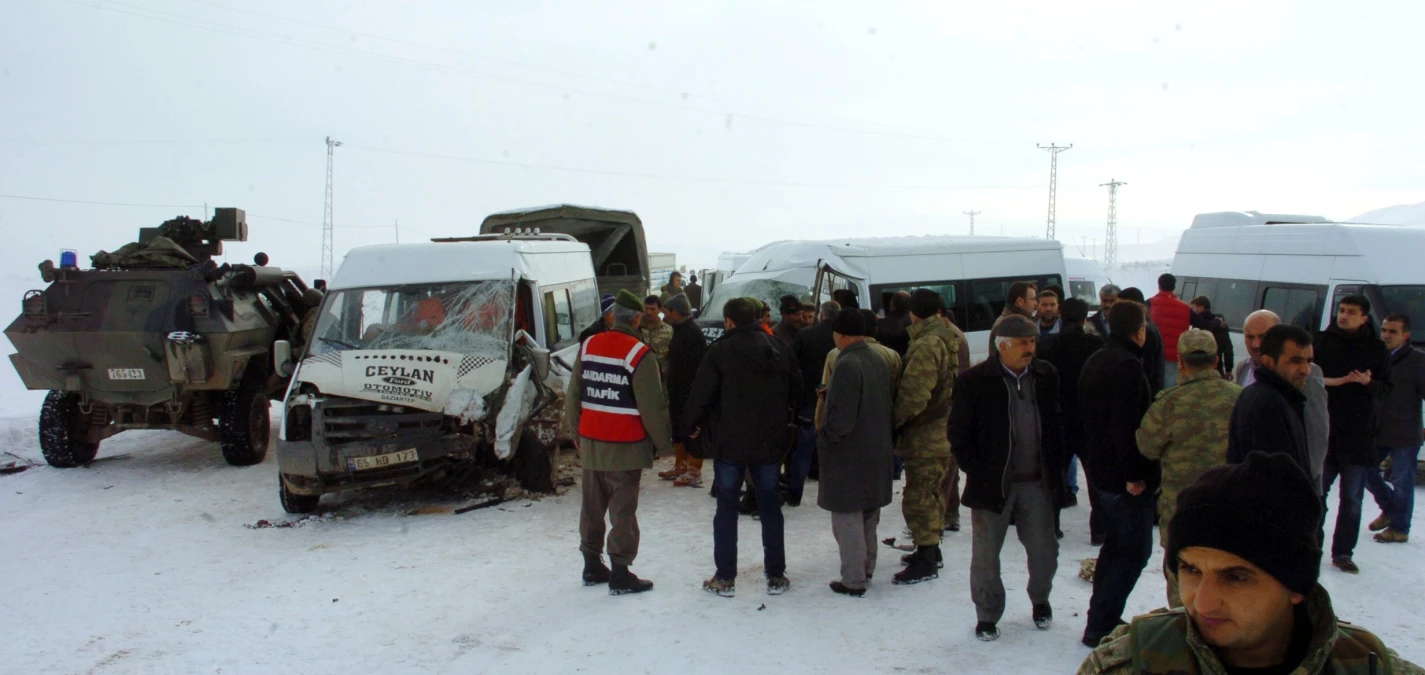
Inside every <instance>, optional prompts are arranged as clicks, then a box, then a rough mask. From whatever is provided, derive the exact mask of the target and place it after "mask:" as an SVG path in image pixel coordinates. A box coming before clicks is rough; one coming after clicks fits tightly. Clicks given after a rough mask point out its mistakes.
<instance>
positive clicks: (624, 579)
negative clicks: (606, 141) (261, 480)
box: [566, 274, 1425, 673]
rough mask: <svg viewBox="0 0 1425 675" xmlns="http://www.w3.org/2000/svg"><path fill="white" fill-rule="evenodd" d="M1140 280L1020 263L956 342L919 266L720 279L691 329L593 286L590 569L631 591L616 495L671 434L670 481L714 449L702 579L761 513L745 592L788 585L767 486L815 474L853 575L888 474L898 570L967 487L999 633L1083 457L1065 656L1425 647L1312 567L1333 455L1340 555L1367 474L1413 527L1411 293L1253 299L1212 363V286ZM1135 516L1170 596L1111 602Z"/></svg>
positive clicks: (575, 413) (646, 302)
mask: <svg viewBox="0 0 1425 675" xmlns="http://www.w3.org/2000/svg"><path fill="white" fill-rule="evenodd" d="M1158 286H1159V289H1158V293H1157V294H1156V295H1154V296H1153V297H1152V298H1151V299H1148V298H1145V297H1144V295H1143V293H1142V292H1140V291H1138V289H1135V288H1124V289H1119V288H1118V287H1116V286H1113V285H1108V286H1105V287H1103V289H1102V291H1101V294H1100V298H1099V300H1100V306H1101V310H1100V311H1099V312H1098V313H1096V314H1094V315H1093V316H1089V307H1088V305H1087V304H1086V303H1085V302H1084V301H1083V300H1081V299H1078V298H1069V297H1067V295H1066V294H1065V293H1064V291H1063V289H1061V288H1057V287H1046V288H1043V289H1040V288H1038V287H1037V286H1036V285H1035V284H1033V283H1029V282H1018V283H1015V284H1013V285H1012V286H1011V287H1010V288H1009V289H1008V292H1007V300H1006V303H1005V306H1004V311H1003V313H1002V315H1001V316H1000V318H999V319H998V320H997V321H996V322H995V324H994V327H993V329H992V330H991V336H990V342H991V344H990V351H989V357H988V358H987V359H986V360H984V361H983V362H981V363H978V364H975V365H971V364H970V362H969V361H970V359H969V351H970V350H969V346H968V345H967V344H966V337H965V334H964V333H963V332H962V331H961V330H960V329H959V328H958V327H956V326H955V324H954V322H953V321H952V320H951V319H950V317H951V313H949V312H947V308H946V307H945V305H944V302H943V299H942V298H941V297H940V296H939V295H938V294H937V293H935V292H934V291H932V290H929V289H917V290H914V291H912V292H904V291H903V292H900V293H896V294H895V295H893V296H890V297H889V298H887V301H886V303H885V308H884V312H883V313H882V314H881V315H878V314H876V313H874V312H872V311H870V310H867V309H862V308H860V307H858V302H857V299H856V297H855V296H854V295H853V294H851V293H849V292H844V291H838V292H837V293H835V294H834V295H833V298H834V300H833V301H830V302H826V303H823V304H822V305H820V306H819V307H818V306H811V305H807V304H806V303H804V302H803V301H802V300H800V299H798V298H796V297H794V296H788V297H785V298H781V299H780V301H779V303H778V304H779V306H778V307H777V309H778V310H779V312H780V320H779V321H777V322H776V323H774V322H773V321H772V308H771V307H770V306H769V305H768V304H767V303H764V302H762V301H760V300H757V299H755V298H735V299H732V300H730V301H728V302H727V303H726V304H725V305H724V306H723V307H722V311H723V317H724V323H725V329H726V332H724V333H723V335H722V336H721V337H720V338H718V339H717V340H715V341H713V342H712V343H711V344H709V343H708V342H707V341H706V339H705V338H704V336H703V334H702V332H701V331H700V330H699V329H698V327H697V326H696V324H695V323H694V321H693V311H692V305H691V304H690V303H689V301H688V298H687V296H686V294H683V293H672V294H669V293H667V291H668V290H669V289H668V288H666V287H665V289H663V290H664V291H665V292H664V294H663V295H662V296H650V297H648V298H645V299H643V300H640V299H639V298H638V297H637V296H635V295H633V294H631V293H629V292H627V291H623V292H620V293H619V294H618V295H617V296H615V297H610V296H606V297H605V298H604V309H605V312H606V313H605V318H606V322H607V324H606V326H596V328H602V329H603V330H591V332H590V333H591V334H589V335H586V336H585V339H584V340H583V342H582V344H581V346H580V348H579V357H578V361H577V362H576V365H575V368H574V373H573V375H572V377H571V380H570V384H569V389H568V392H567V399H566V415H567V417H568V418H569V420H570V421H571V423H572V428H573V429H575V430H577V441H576V445H577V446H578V448H579V451H580V456H581V460H582V463H583V503H582V509H581V516H580V534H581V545H580V550H581V551H582V553H583V556H584V571H583V579H584V582H585V584H587V585H596V584H607V585H608V588H609V592H610V593H611V594H614V595H619V594H624V593H637V592H642V591H647V590H650V589H652V587H653V583H652V582H651V581H647V580H644V579H640V578H638V577H637V576H636V575H634V574H633V573H632V572H631V571H630V569H629V566H630V565H631V564H632V562H633V559H634V557H635V556H636V554H637V551H638V536H639V530H638V521H637V516H636V510H637V505H638V493H639V488H640V481H641V477H642V473H643V471H644V470H645V469H648V468H651V467H652V465H653V460H654V459H655V457H656V456H658V455H660V454H669V453H671V454H672V455H673V456H674V464H673V467H672V468H671V469H670V470H669V471H665V472H660V473H659V474H658V476H659V478H662V479H666V480H671V481H673V484H674V485H675V486H678V487H696V486H699V485H702V481H703V478H702V467H703V464H704V460H708V459H710V460H712V486H711V493H712V495H713V496H714V497H715V498H716V500H717V508H716V514H715V516H714V519H713V560H714V568H715V571H714V574H713V576H712V577H710V578H708V579H707V580H706V581H705V582H704V584H703V588H704V590H706V591H708V592H710V593H714V594H717V595H721V596H732V595H734V594H735V592H736V581H737V545H738V521H739V515H740V514H742V513H751V514H754V515H755V517H756V518H757V520H758V521H759V525H760V529H761V536H762V549H763V556H764V568H765V582H766V590H767V592H768V593H769V594H772V595H777V594H781V593H784V592H786V591H787V590H788V589H789V588H790V587H791V582H790V580H789V579H788V577H787V575H786V569H787V564H786V555H785V546H784V534H783V527H784V525H783V517H782V509H783V508H784V507H797V506H800V504H801V501H802V495H803V493H804V490H805V483H806V480H807V479H808V477H809V476H810V475H813V474H814V475H816V477H817V480H818V488H817V491H816V501H817V506H819V507H820V508H822V509H824V510H826V511H828V512H830V520H831V532H832V535H833V537H834V539H835V541H836V544H837V548H838V551H839V554H840V561H841V562H840V569H839V578H836V579H835V580H833V581H831V582H830V583H829V588H830V590H831V591H833V592H835V593H837V594H841V595H845V596H850V597H861V596H864V595H865V594H866V593H867V592H868V590H869V589H870V585H871V581H872V579H873V577H874V574H875V572H876V567H877V548H878V546H877V542H878V536H877V529H878V526H879V523H880V519H881V510H882V509H883V508H884V507H886V506H888V505H890V504H891V503H892V501H893V500H892V494H893V491H894V488H893V484H894V481H895V480H897V479H898V478H899V477H900V475H901V474H902V473H903V475H904V484H903V487H902V490H901V495H902V497H901V511H902V516H903V518H904V520H905V524H906V527H907V531H908V532H909V534H910V536H911V539H912V541H913V544H914V550H912V551H911V552H909V553H908V554H907V555H905V556H904V557H903V558H902V559H901V563H902V565H903V568H902V569H900V570H899V571H898V572H896V573H894V574H892V575H891V582H892V584H895V585H911V584H917V583H922V582H927V581H930V580H933V579H936V578H938V576H939V574H940V572H941V571H942V567H943V562H942V560H943V556H942V553H941V549H940V543H941V536H942V533H943V532H945V531H953V530H958V529H959V528H960V517H959V516H960V510H961V508H960V507H961V506H963V507H965V508H968V509H969V511H970V527H971V534H972V536H971V564H970V571H969V588H970V596H971V600H972V602H973V604H974V607H975V612H976V615H977V624H976V626H975V635H976V637H978V638H979V639H981V640H985V641H993V640H996V639H998V638H999V636H1000V632H999V627H998V624H999V622H1000V620H1001V618H1002V617H1003V616H1004V614H1005V612H1006V611H1007V600H1006V594H1005V588H1004V584H1003V582H1002V580H1001V574H1000V557H1001V550H1002V548H1003V545H1004V540H1005V538H1006V536H1007V534H1008V533H1009V530H1010V529H1011V527H1013V528H1014V530H1015V532H1016V535H1017V537H1018V539H1019V541H1020V544H1021V545H1023V546H1024V549H1025V551H1026V555H1027V558H1028V565H1029V580H1028V585H1027V594H1028V596H1029V609H1030V614H1031V617H1032V619H1033V623H1034V625H1035V626H1036V627H1037V628H1039V629H1048V628H1049V627H1050V626H1051V625H1052V624H1053V620H1054V613H1053V606H1052V602H1051V593H1052V590H1053V578H1054V574H1055V572H1056V570H1057V567H1058V558H1059V540H1060V539H1061V538H1062V537H1063V536H1064V534H1063V531H1062V529H1061V528H1060V526H1059V517H1060V512H1061V511H1062V509H1064V508H1069V507H1073V506H1076V505H1077V504H1078V503H1079V500H1078V495H1079V493H1080V492H1081V491H1080V485H1079V481H1078V475H1079V464H1082V467H1083V469H1084V473H1085V474H1086V475H1087V481H1086V485H1085V486H1084V487H1085V488H1086V489H1085V490H1083V492H1086V493H1087V501H1088V505H1089V508H1090V510H1091V517H1090V537H1091V540H1092V543H1093V544H1095V545H1098V546H1100V547H1101V548H1100V551H1099V555H1098V558H1097V562H1096V566H1095V568H1094V572H1093V592H1092V596H1091V599H1090V601H1089V606H1088V608H1087V621H1086V627H1085V630H1084V634H1083V637H1082V642H1083V644H1084V645H1085V646H1088V647H1090V648H1092V649H1093V652H1092V653H1091V654H1090V655H1089V657H1088V658H1087V660H1086V661H1085V662H1084V665H1083V666H1082V668H1081V670H1080V672H1081V673H1120V672H1125V673H1126V672H1203V673H1208V672H1222V673H1297V672H1303V673H1316V672H1323V669H1324V668H1325V667H1326V664H1329V665H1330V666H1331V667H1333V668H1334V670H1331V671H1330V672H1361V673H1371V672H1383V673H1384V672H1389V673H1405V672H1409V673H1421V672H1425V671H1421V670H1420V669H1418V668H1416V667H1415V666H1413V665H1411V664H1409V663H1408V662H1405V661H1403V660H1400V659H1399V658H1398V657H1396V655H1395V654H1394V652H1392V651H1390V650H1389V649H1387V648H1386V646H1385V645H1383V644H1382V643H1381V641H1380V640H1379V639H1378V638H1376V637H1375V636H1374V635H1372V634H1371V633H1369V632H1367V631H1365V630H1363V629H1361V628H1359V627H1355V626H1350V625H1348V624H1345V623H1344V622H1340V621H1338V620H1337V619H1336V616H1335V614H1334V611H1333V609H1332V607H1331V601H1330V598H1329V597H1328V595H1327V593H1326V591H1325V589H1324V588H1322V586H1321V585H1320V584H1318V583H1317V578H1318V574H1319V573H1320V568H1321V558H1322V555H1323V550H1324V548H1325V545H1326V542H1325V513H1326V508H1327V503H1328V502H1327V496H1328V494H1329V492H1330V490H1331V488H1332V487H1333V486H1335V485H1336V483H1337V482H1338V480H1337V479H1339V483H1340V486H1339V488H1338V502H1337V504H1338V505H1337V512H1336V523H1335V528H1334V532H1333V536H1332V540H1331V542H1330V560H1331V564H1332V565H1333V566H1334V567H1335V568H1336V569H1337V570H1339V571H1340V572H1344V573H1352V574H1354V573H1358V572H1359V571H1360V568H1359V566H1358V565H1357V564H1356V562H1355V548H1356V544H1357V540H1358V539H1359V532H1360V524H1361V518H1362V502H1363V499H1364V494H1365V493H1366V492H1367V491H1369V492H1370V493H1371V494H1372V495H1373V496H1374V498H1375V501H1376V503H1377V505H1379V506H1380V510H1381V513H1380V516H1379V517H1378V518H1376V519H1375V520H1374V521H1372V522H1371V523H1370V524H1369V529H1370V530H1372V531H1376V532H1378V534H1376V535H1375V540H1376V541H1378V542H1382V543H1405V542H1407V541H1408V540H1409V532H1410V524H1411V523H1410V518H1411V514H1412V512H1413V509H1414V475H1415V467H1416V461H1417V459H1418V455H1419V450H1420V445H1421V439H1422V429H1423V428H1425V425H1422V419H1421V402H1422V400H1425V352H1422V351H1421V350H1418V349H1416V348H1414V347H1413V346H1411V342H1410V337H1411V333H1410V331H1411V326H1410V319H1409V317H1407V316H1404V315H1394V314H1393V315H1390V316H1385V317H1383V318H1381V320H1380V321H1379V325H1380V329H1379V330H1377V329H1376V323H1374V322H1373V321H1372V318H1371V305H1370V301H1369V299H1368V298H1366V297H1365V296H1362V295H1348V296H1344V297H1341V298H1339V299H1338V301H1337V303H1336V307H1335V308H1334V311H1335V320H1334V321H1333V322H1332V325H1331V326H1330V327H1329V328H1328V329H1327V330H1325V331H1321V332H1319V333H1316V334H1312V333H1310V332H1308V331H1306V330H1305V329H1303V328H1301V327H1298V326H1295V325H1291V324H1284V323H1282V322H1281V319H1280V318H1279V317H1277V316H1276V315H1275V314H1273V313H1272V312H1270V311H1267V310H1261V311H1257V312H1255V313H1252V314H1251V315H1250V316H1248V317H1246V320H1245V322H1244V324H1243V326H1242V332H1243V336H1244V338H1245V343H1246V348H1247V352H1248V356H1247V358H1246V359H1243V360H1242V362H1241V363H1237V364H1235V365H1234V364H1233V363H1232V346H1231V342H1230V339H1229V335H1228V333H1227V324H1226V321H1225V319H1224V318H1223V317H1221V316H1218V315H1215V314H1213V313H1212V312H1211V306H1212V305H1211V299H1210V298H1206V297H1198V298H1193V299H1192V300H1191V301H1190V302H1184V301H1182V300H1181V299H1179V298H1178V297H1177V296H1176V294H1175V292H1174V291H1175V286H1176V280H1175V279H1174V278H1173V276H1172V275H1170V274H1165V275H1163V276H1162V277H1160V278H1159V281H1158ZM673 290H677V287H676V286H675V287H674V288H673ZM650 356H652V358H649V357H650ZM962 472H963V474H964V485H963V489H962V487H961V485H960V475H961V473H962ZM744 484H745V485H746V491H745V492H744V490H743V487H744ZM1155 525H1156V526H1157V527H1158V530H1159V535H1158V544H1159V545H1161V546H1162V547H1163V550H1164V558H1163V570H1162V573H1163V575H1164V577H1165V579H1166V582H1167V598H1166V599H1167V609H1164V610H1160V611H1157V612H1153V613H1150V614H1147V615H1143V616H1139V617H1133V618H1131V619H1125V617H1124V616H1123V613H1124V611H1125V607H1126V603H1127V600H1128V597H1129V595H1130V594H1131V593H1132V591H1133V589H1134V587H1135V586H1136V584H1137V582H1138V580H1139V578H1140V576H1141V574H1142V572H1143V570H1144V569H1145V567H1146V566H1147V563H1148V560H1149V559H1150V558H1151V555H1152V551H1153V545H1154V542H1153V529H1154V526H1155ZM605 548H607V552H608V554H609V559H610V562H611V563H612V569H610V568H609V567H607V566H605V564H604V562H603V553H604V551H605ZM1297 668H1303V670H1297ZM1377 669H1378V670H1377Z"/></svg>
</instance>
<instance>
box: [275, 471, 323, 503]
mask: <svg viewBox="0 0 1425 675" xmlns="http://www.w3.org/2000/svg"><path fill="white" fill-rule="evenodd" d="M277 494H278V496H279V497H280V498H281V499H282V510H283V511H286V512H287V513H311V512H313V511H316V510H317V502H320V501H321V500H322V496H321V495H299V494H297V493H295V492H292V491H291V490H288V489H287V479H285V478H283V477H282V475H281V474H278V476H277Z"/></svg>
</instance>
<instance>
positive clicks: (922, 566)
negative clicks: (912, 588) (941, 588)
mask: <svg viewBox="0 0 1425 675" xmlns="http://www.w3.org/2000/svg"><path fill="white" fill-rule="evenodd" d="M939 552H940V547H939V546H919V547H916V549H915V553H913V554H911V560H910V562H909V563H908V564H906V567H905V569H903V570H901V571H899V572H896V574H895V576H893V577H891V583H893V584H897V585H901V584H918V583H920V582H922V581H929V580H931V579H936V578H939V577H940V573H939V572H936V569H937V568H936V564H937V563H936V558H937V555H936V554H938V553H939Z"/></svg>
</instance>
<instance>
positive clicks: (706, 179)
mask: <svg viewBox="0 0 1425 675" xmlns="http://www.w3.org/2000/svg"><path fill="white" fill-rule="evenodd" d="M350 147H351V149H353V150H357V151H364V152H376V153H383V154H390V155H400V156H405V157H420V158H425V159H441V160H446V161H452V162H466V163H471V164H490V165H495V166H512V167H518V168H522V169H542V170H548V171H567V172H572V173H589V174H597V175H604V176H624V177H629V178H649V179H654V180H678V181H690V182H701V183H725V184H735V185H760V186H768V187H809V188H837V189H866V190H1033V189H1036V188H1037V186H1033V185H865V184H854V183H812V182H801V181H779V180H759V179H752V178H724V177H718V176H694V175H686V174H669V173H649V172H643V171H623V170H617V169H596V168H588V167H574V166H559V165H554V164H531V163H527V162H514V161H509V160H500V159H487V158H483V157H462V156H458V155H445V154H437V153H428V152H415V151H410V150H396V149H392V148H377V147H371V146H360V145H353V146H350Z"/></svg>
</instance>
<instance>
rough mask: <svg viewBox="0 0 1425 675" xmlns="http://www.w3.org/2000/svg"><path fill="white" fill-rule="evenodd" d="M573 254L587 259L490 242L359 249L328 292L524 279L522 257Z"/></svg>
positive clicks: (551, 245)
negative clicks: (517, 275) (515, 274)
mask: <svg viewBox="0 0 1425 675" xmlns="http://www.w3.org/2000/svg"><path fill="white" fill-rule="evenodd" d="M574 252H582V253H584V254H586V255H587V254H588V252H589V245H588V244H583V243H580V242H575V241H548V240H528V239H526V240H520V239H509V240H506V239H496V240H489V241H454V242H441V243H420V244H379V245H376V246H361V247H358V248H354V249H351V250H350V251H348V252H347V253H346V257H345V258H343V259H342V262H341V266H340V267H339V268H337V271H336V274H335V275H333V278H332V280H331V283H330V284H328V287H329V288H330V289H332V290H338V289H342V288H369V287H372V286H390V285H400V284H421V283H436V282H441V281H455V280H465V279H469V280H476V279H509V278H510V275H511V273H512V272H514V271H519V272H520V273H521V274H529V272H530V270H529V266H528V263H527V261H526V260H525V258H524V254H530V253H574Z"/></svg>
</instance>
